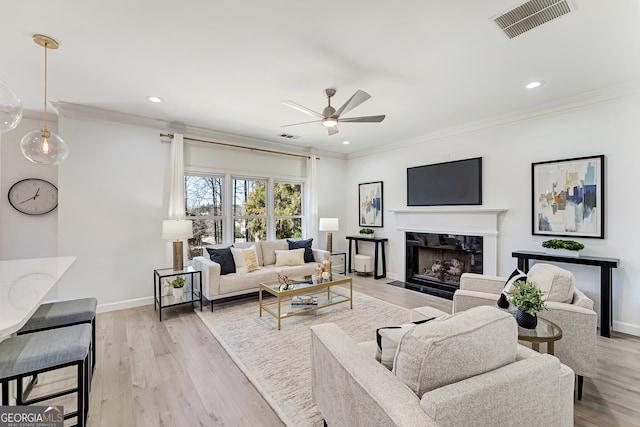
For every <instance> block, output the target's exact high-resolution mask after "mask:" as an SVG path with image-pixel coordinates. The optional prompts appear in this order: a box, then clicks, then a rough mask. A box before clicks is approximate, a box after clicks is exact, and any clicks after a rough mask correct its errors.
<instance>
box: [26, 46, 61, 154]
mask: <svg viewBox="0 0 640 427" xmlns="http://www.w3.org/2000/svg"><path fill="white" fill-rule="evenodd" d="M33 41H34V42H35V43H36V44H37V45H39V46H42V47H44V125H43V127H42V130H34V131H32V132H29V133H28V134H26V135H25V136H23V137H22V140H21V141H20V150H22V154H23V155H24V156H25V157H26V158H27V159H28V160H30V161H32V162H33V163H37V164H42V165H58V164H60V163H61V162H63V161H64V160H65V159H66V158H67V156H68V155H69V149H68V148H67V144H66V143H65V142H64V141H63V140H62V138H60V137H59V136H58V135H56V134H55V133H54V132H51V131H49V130H48V129H47V50H48V49H57V48H58V47H59V46H60V45H59V44H58V42H57V41H55V40H54V39H52V38H51V37H48V36H44V35H42V34H36V35H34V36H33Z"/></svg>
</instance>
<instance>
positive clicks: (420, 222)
mask: <svg viewBox="0 0 640 427" xmlns="http://www.w3.org/2000/svg"><path fill="white" fill-rule="evenodd" d="M389 212H391V213H392V214H394V216H395V222H396V223H395V228H396V230H397V231H401V232H405V231H413V232H418V233H438V234H461V235H471V236H482V237H483V239H482V241H483V245H482V246H483V249H482V252H483V254H484V261H483V273H484V274H490V275H496V274H497V271H498V235H499V234H500V230H499V227H500V221H499V219H500V215H501V214H504V213H506V212H507V209H495V208H483V207H469V206H460V207H449V206H444V207H432V208H431V207H428V208H424V207H421V208H415V209H412V208H405V209H391V210H389Z"/></svg>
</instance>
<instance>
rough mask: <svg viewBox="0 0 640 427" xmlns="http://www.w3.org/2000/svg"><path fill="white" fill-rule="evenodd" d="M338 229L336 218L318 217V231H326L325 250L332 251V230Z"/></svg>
mask: <svg viewBox="0 0 640 427" xmlns="http://www.w3.org/2000/svg"><path fill="white" fill-rule="evenodd" d="M339 229H340V226H339V222H338V218H320V226H319V227H318V230H319V231H326V232H327V251H329V253H331V252H332V251H333V244H332V243H333V241H332V240H333V235H332V233H331V232H332V231H338V230H339Z"/></svg>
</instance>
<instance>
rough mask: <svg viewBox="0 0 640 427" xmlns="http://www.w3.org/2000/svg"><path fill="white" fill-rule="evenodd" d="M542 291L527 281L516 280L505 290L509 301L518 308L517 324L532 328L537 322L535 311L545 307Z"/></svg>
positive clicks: (537, 311)
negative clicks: (509, 288)
mask: <svg viewBox="0 0 640 427" xmlns="http://www.w3.org/2000/svg"><path fill="white" fill-rule="evenodd" d="M543 294H544V292H543V291H542V290H541V289H540V288H536V286H535V285H534V284H533V283H531V282H528V281H524V280H517V281H516V282H515V283H514V284H513V287H512V288H511V290H510V291H508V292H507V299H508V300H509V303H511V304H513V306H514V307H516V308H517V309H518V311H517V312H516V320H517V321H518V325H520V326H522V327H523V328H527V329H534V328H535V327H536V325H537V324H538V316H537V313H539V312H541V311H542V310H546V309H547V305H546V303H545V302H544V301H543V300H542V295H543Z"/></svg>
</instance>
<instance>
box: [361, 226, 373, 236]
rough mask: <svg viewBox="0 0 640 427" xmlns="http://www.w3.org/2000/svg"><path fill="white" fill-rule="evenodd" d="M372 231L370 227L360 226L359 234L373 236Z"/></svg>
mask: <svg viewBox="0 0 640 427" xmlns="http://www.w3.org/2000/svg"><path fill="white" fill-rule="evenodd" d="M373 233H374V231H373V230H372V229H370V228H361V229H360V235H361V236H363V237H373Z"/></svg>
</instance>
